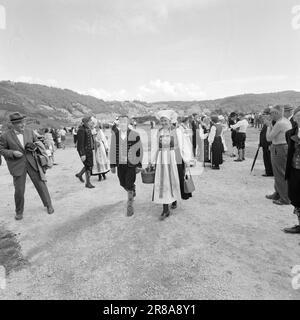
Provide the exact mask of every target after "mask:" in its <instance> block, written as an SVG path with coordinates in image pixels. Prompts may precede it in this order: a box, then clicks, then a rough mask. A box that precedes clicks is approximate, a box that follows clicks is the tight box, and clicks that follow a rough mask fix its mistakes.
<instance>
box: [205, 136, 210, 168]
mask: <svg viewBox="0 0 300 320" xmlns="http://www.w3.org/2000/svg"><path fill="white" fill-rule="evenodd" d="M204 162H210V155H209V142H208V139H207V138H206V139H205V140H204Z"/></svg>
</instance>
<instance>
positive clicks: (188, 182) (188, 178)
mask: <svg viewBox="0 0 300 320" xmlns="http://www.w3.org/2000/svg"><path fill="white" fill-rule="evenodd" d="M195 189H196V188H195V185H194V181H193V178H192V175H191V172H190V169H188V173H186V174H185V176H184V193H192V192H194V191H195Z"/></svg>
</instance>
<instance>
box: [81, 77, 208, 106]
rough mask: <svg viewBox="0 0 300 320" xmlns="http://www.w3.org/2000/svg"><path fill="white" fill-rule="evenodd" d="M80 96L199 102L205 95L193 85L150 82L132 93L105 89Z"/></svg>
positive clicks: (86, 92)
mask: <svg viewBox="0 0 300 320" xmlns="http://www.w3.org/2000/svg"><path fill="white" fill-rule="evenodd" d="M81 93H82V94H87V95H92V96H94V97H96V98H99V99H103V100H135V99H138V100H142V101H149V102H153V101H162V100H165V101H166V100H200V99H203V98H205V93H204V92H203V91H202V90H201V88H200V86H199V85H197V84H194V83H181V82H176V83H171V82H169V81H162V80H159V79H157V80H152V81H150V82H149V83H148V84H144V85H141V86H139V87H138V88H137V89H136V90H135V91H134V92H128V91H126V90H124V89H122V90H118V91H112V92H110V91H107V90H105V89H102V88H100V89H95V88H90V89H88V90H86V91H84V92H81Z"/></svg>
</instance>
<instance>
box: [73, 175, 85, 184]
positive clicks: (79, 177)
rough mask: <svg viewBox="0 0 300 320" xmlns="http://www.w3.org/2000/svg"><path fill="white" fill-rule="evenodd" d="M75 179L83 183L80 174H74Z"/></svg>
mask: <svg viewBox="0 0 300 320" xmlns="http://www.w3.org/2000/svg"><path fill="white" fill-rule="evenodd" d="M75 177H76V178H78V179H79V180H80V181H81V182H85V181H84V180H83V178H82V176H81V175H80V174H78V173H77V174H75Z"/></svg>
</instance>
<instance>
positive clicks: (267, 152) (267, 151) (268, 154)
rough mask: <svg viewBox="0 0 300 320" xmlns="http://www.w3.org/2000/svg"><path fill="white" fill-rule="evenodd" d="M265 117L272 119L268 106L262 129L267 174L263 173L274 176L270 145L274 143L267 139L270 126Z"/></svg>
mask: <svg viewBox="0 0 300 320" xmlns="http://www.w3.org/2000/svg"><path fill="white" fill-rule="evenodd" d="M265 119H270V108H266V109H265V110H264V111H263V114H262V121H263V123H264V124H263V127H262V129H261V131H260V136H259V146H260V147H262V149H263V159H264V165H265V174H263V176H264V177H273V168H272V162H271V152H270V145H271V144H272V143H271V142H269V141H267V137H266V134H267V129H268V126H267V125H266V124H265Z"/></svg>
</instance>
